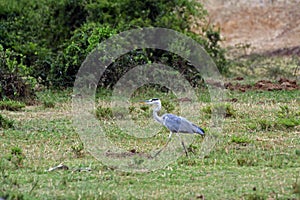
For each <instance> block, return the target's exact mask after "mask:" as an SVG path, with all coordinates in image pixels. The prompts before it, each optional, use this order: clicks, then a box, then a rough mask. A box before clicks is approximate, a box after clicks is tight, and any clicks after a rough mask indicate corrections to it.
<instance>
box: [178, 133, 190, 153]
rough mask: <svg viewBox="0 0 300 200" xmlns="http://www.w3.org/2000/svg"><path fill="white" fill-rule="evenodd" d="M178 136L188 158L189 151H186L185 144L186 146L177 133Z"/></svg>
mask: <svg viewBox="0 0 300 200" xmlns="http://www.w3.org/2000/svg"><path fill="white" fill-rule="evenodd" d="M176 134H177V136H178V137H179V138H180V141H181V144H182V146H183V149H184V152H185V155H186V157H188V152H187V150H186V148H185V144H184V142H183V140H182V138H181V136H180V135H179V133H176Z"/></svg>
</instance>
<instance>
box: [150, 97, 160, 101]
mask: <svg viewBox="0 0 300 200" xmlns="http://www.w3.org/2000/svg"><path fill="white" fill-rule="evenodd" d="M158 100H159V99H158V98H154V99H151V101H158Z"/></svg>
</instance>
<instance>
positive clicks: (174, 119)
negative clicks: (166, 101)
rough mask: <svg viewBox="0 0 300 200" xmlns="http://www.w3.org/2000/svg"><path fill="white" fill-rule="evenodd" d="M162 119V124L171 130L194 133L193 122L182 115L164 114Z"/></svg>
mask: <svg viewBox="0 0 300 200" xmlns="http://www.w3.org/2000/svg"><path fill="white" fill-rule="evenodd" d="M162 119H163V123H164V125H165V126H166V127H167V128H168V129H169V130H170V131H172V132H177V133H194V131H193V124H192V123H191V122H189V121H188V120H187V119H185V118H183V117H179V116H177V115H173V114H164V115H163V116H162Z"/></svg>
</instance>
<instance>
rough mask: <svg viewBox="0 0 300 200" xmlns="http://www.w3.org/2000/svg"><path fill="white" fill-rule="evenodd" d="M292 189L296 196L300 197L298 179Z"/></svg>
mask: <svg viewBox="0 0 300 200" xmlns="http://www.w3.org/2000/svg"><path fill="white" fill-rule="evenodd" d="M292 187H293V192H294V194H297V195H298V196H299V197H300V182H298V179H297V180H296V181H295V183H293V185H292Z"/></svg>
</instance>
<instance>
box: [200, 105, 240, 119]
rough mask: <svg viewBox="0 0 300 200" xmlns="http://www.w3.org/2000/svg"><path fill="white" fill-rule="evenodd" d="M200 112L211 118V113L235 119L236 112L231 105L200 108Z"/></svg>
mask: <svg viewBox="0 0 300 200" xmlns="http://www.w3.org/2000/svg"><path fill="white" fill-rule="evenodd" d="M202 112H204V113H205V114H207V115H209V116H211V115H212V113H216V114H221V115H224V116H225V117H233V118H235V117H236V110H235V109H233V107H232V105H231V104H228V103H225V104H215V105H208V106H206V107H204V108H202Z"/></svg>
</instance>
